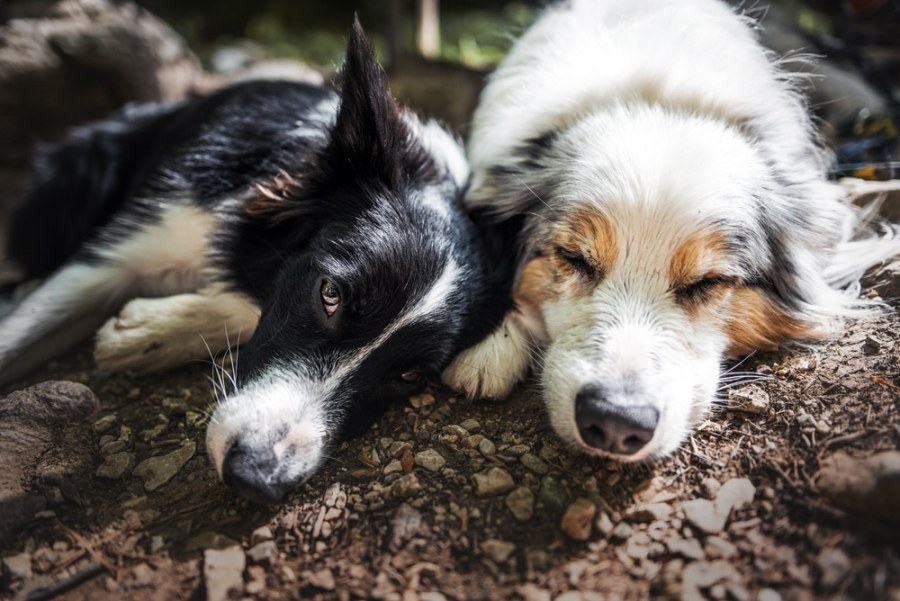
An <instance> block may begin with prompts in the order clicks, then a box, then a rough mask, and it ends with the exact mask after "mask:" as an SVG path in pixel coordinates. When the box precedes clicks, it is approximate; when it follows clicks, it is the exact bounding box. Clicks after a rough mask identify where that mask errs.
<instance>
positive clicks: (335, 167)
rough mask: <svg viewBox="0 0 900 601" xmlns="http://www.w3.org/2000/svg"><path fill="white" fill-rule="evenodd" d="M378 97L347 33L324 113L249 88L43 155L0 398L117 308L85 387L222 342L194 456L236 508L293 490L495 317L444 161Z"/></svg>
mask: <svg viewBox="0 0 900 601" xmlns="http://www.w3.org/2000/svg"><path fill="white" fill-rule="evenodd" d="M385 82H386V80H385V76H384V73H383V71H382V70H381V68H380V67H379V66H378V65H377V63H376V62H375V61H374V56H373V54H372V51H371V48H370V47H369V44H368V42H367V40H366V39H365V37H364V35H363V33H362V30H361V29H359V27H358V26H355V28H354V31H353V34H352V35H351V39H350V43H349V46H348V54H347V62H346V64H345V69H344V83H343V89H342V93H341V95H340V97H339V96H338V95H337V94H336V93H334V92H331V91H329V90H326V89H323V88H318V87H314V86H309V85H305V84H299V83H289V82H275V81H255V82H248V83H244V84H238V85H236V86H233V87H230V88H226V89H223V90H221V91H219V92H216V93H214V94H212V95H210V96H208V97H206V98H202V99H198V100H192V101H188V102H185V103H181V104H175V105H170V106H156V107H142V108H139V109H133V110H131V111H126V112H125V113H124V114H123V115H121V116H119V117H117V118H114V119H112V120H109V121H106V122H103V123H100V124H95V125H92V126H89V127H86V128H82V129H80V130H78V131H76V132H75V133H73V134H72V135H71V136H70V137H69V139H67V140H66V141H64V142H62V143H61V144H59V145H57V146H56V147H53V148H51V149H50V150H49V151H47V152H45V153H43V155H42V158H41V159H40V160H39V161H38V164H37V167H36V173H37V176H36V180H35V183H34V185H33V187H32V190H31V193H30V195H29V196H28V197H27V198H26V199H25V202H23V204H22V206H21V207H20V208H19V209H18V211H17V213H16V215H15V218H14V221H13V226H12V229H11V236H10V253H9V254H10V256H11V258H12V259H14V260H15V261H16V262H17V263H18V264H19V265H20V266H21V267H23V268H24V269H25V271H26V272H27V275H28V276H29V277H30V278H47V279H46V280H45V281H44V282H43V283H42V284H41V285H40V287H38V288H37V289H36V290H35V291H34V292H33V293H32V294H31V295H30V296H28V297H26V298H25V299H24V300H23V301H22V302H21V303H20V304H19V305H18V307H16V308H15V309H14V311H13V312H12V313H11V314H10V315H8V316H7V317H6V319H5V320H4V321H2V322H0V381H3V382H9V381H11V380H12V379H14V378H15V377H17V376H18V375H20V374H22V373H24V372H26V371H27V370H29V369H31V368H33V367H35V366H36V365H37V364H39V363H41V362H42V361H45V360H46V359H48V358H50V357H52V356H53V355H55V354H57V353H59V352H61V351H62V350H63V349H64V348H66V347H68V346H70V345H71V344H73V343H75V342H77V341H79V340H83V339H85V338H86V337H88V336H89V335H90V334H91V333H93V332H94V331H95V329H96V328H97V327H98V326H99V325H101V324H102V323H103V322H104V321H106V319H107V318H109V317H110V316H111V315H113V314H115V312H116V311H119V309H120V308H121V310H120V311H119V312H118V316H117V317H112V318H111V319H109V320H108V321H106V323H105V325H103V326H102V327H101V328H100V330H99V332H98V334H97V340H96V351H95V356H96V359H97V362H98V364H99V366H100V367H101V368H104V369H108V370H135V371H149V370H156V369H161V368H164V367H168V366H172V365H177V364H181V363H185V362H187V361H191V360H200V359H204V358H209V356H210V352H213V353H215V352H219V351H222V350H225V349H227V348H229V347H230V346H231V345H234V344H236V343H238V342H243V343H246V344H244V345H243V346H242V349H241V351H240V360H239V364H238V365H237V367H236V369H235V372H236V373H235V374H234V380H232V383H233V389H231V390H228V391H225V390H222V391H221V393H222V394H223V395H224V398H222V399H220V402H219V404H218V406H217V408H216V410H215V413H214V414H213V416H212V419H211V422H210V426H209V431H208V435H207V436H208V448H209V452H210V456H211V458H212V460H213V462H214V463H215V466H216V468H217V470H218V472H219V474H220V475H221V476H222V477H223V479H224V480H225V481H226V483H228V484H230V485H231V486H232V487H233V488H235V489H236V490H237V491H238V492H239V493H241V494H243V495H245V496H247V497H249V498H253V499H258V500H263V501H274V500H277V499H278V498H280V497H281V496H282V495H283V494H284V493H285V492H286V491H287V490H288V489H289V488H290V487H291V486H293V485H294V484H295V483H297V482H298V481H299V480H301V479H303V478H306V477H308V476H309V475H310V474H311V473H312V472H313V471H314V470H315V469H316V468H317V467H318V466H319V465H320V464H321V463H322V462H323V461H324V459H325V457H327V455H328V453H329V452H330V449H332V448H333V447H334V446H335V444H336V443H337V442H338V441H340V440H341V439H342V438H344V437H346V436H348V435H351V434H353V433H355V432H356V431H358V430H359V429H360V428H361V427H364V426H366V425H368V424H369V423H371V422H372V421H373V420H374V419H375V418H377V417H378V416H379V414H380V413H381V411H382V410H383V409H384V407H385V406H386V405H387V404H388V403H389V402H390V401H392V400H394V399H397V398H402V397H403V396H405V395H407V394H409V393H410V392H413V391H415V390H416V389H418V388H419V387H421V386H422V385H423V384H424V378H425V377H427V376H429V375H432V374H435V373H440V370H441V369H443V368H444V367H445V366H446V365H447V363H448V362H449V361H450V359H451V358H452V356H453V355H454V353H455V352H457V351H458V350H459V349H461V348H464V347H465V346H468V345H469V344H472V343H474V342H475V341H476V340H477V339H478V338H479V336H483V335H484V334H486V333H487V332H488V331H490V329H491V327H492V325H493V324H496V323H497V322H499V319H500V317H501V316H502V314H503V312H504V311H505V309H506V306H507V305H506V304H505V300H504V297H506V296H508V294H507V291H506V290H504V288H503V286H502V285H500V284H498V283H493V284H492V281H491V278H492V277H495V276H496V277H497V278H499V279H498V282H499V281H501V280H502V277H501V276H500V271H491V272H490V273H489V270H488V268H487V264H486V260H485V256H484V255H483V253H482V250H481V238H480V234H479V233H478V232H477V231H476V229H475V226H474V225H473V223H472V222H471V221H470V220H469V218H468V217H467V216H466V214H465V212H464V211H463V208H462V200H461V194H462V187H463V186H464V185H465V182H466V180H467V178H468V170H467V167H466V164H465V160H464V157H463V155H462V150H461V148H460V147H459V145H458V143H457V142H456V141H455V140H454V139H453V138H452V136H450V135H449V134H448V133H446V132H445V131H444V130H443V129H442V128H441V127H440V126H438V125H437V124H436V123H433V122H427V123H425V122H421V121H419V120H418V119H417V118H416V117H415V116H414V115H413V114H412V113H409V112H407V111H405V110H401V109H399V108H398V107H397V106H396V104H395V102H394V100H393V99H392V98H391V96H390V93H389V91H388V90H387V87H386V83H385ZM123 305H124V306H123ZM485 306H487V309H484V308H483V307H485ZM493 307H496V309H494V308H493ZM254 332H255V333H254ZM251 334H252V335H253V337H252V339H250V336H251ZM248 339H249V342H247V341H248ZM229 388H232V387H231V386H229Z"/></svg>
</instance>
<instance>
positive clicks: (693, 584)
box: [682, 561, 741, 600]
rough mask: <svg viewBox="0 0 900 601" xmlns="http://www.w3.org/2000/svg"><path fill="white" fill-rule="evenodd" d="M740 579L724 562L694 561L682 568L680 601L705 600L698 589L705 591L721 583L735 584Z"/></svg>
mask: <svg viewBox="0 0 900 601" xmlns="http://www.w3.org/2000/svg"><path fill="white" fill-rule="evenodd" d="M740 581H741V577H740V574H738V573H737V571H736V570H735V569H734V568H733V567H732V566H731V565H729V564H728V563H727V562H724V561H714V562H706V561H695V562H693V563H690V564H688V565H687V566H686V567H685V568H684V572H683V574H682V584H683V586H684V593H683V596H682V599H685V600H694V599H697V600H700V599H706V597H705V596H704V595H703V593H701V592H700V589H707V588H710V587H711V586H713V585H715V584H719V583H722V582H726V583H732V584H737V583H740Z"/></svg>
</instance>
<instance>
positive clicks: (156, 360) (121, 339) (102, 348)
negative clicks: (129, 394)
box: [94, 298, 192, 372]
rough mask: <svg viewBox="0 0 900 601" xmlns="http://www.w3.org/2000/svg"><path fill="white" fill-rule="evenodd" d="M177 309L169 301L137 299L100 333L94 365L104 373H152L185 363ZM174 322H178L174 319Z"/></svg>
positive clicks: (102, 328)
mask: <svg viewBox="0 0 900 601" xmlns="http://www.w3.org/2000/svg"><path fill="white" fill-rule="evenodd" d="M177 309H178V307H177V306H174V303H172V302H170V300H169V299H165V298H163V299H136V300H133V301H131V302H129V303H128V304H127V305H125V307H123V308H122V310H121V312H119V315H117V316H116V317H112V318H110V319H109V320H107V321H106V323H105V324H103V326H102V327H101V328H100V329H99V330H98V331H97V337H96V341H95V345H94V361H95V362H96V363H97V367H99V368H100V369H101V370H103V371H109V372H118V371H133V372H151V371H156V370H160V369H166V368H169V367H173V366H175V365H178V364H180V363H183V362H184V361H185V356H186V354H191V352H192V349H188V348H185V346H184V345H185V342H186V341H185V339H184V336H183V335H181V334H182V333H181V332H180V330H181V328H180V327H178V326H179V325H180V324H177V323H174V322H175V321H176V320H177V317H176V315H177V313H178V311H177ZM173 318H175V319H173Z"/></svg>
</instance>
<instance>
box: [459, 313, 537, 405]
mask: <svg viewBox="0 0 900 601" xmlns="http://www.w3.org/2000/svg"><path fill="white" fill-rule="evenodd" d="M526 336H527V334H526V333H525V332H523V331H522V329H521V326H520V325H519V324H518V323H517V320H516V319H515V318H514V317H510V316H507V317H506V319H504V321H503V323H502V324H501V325H500V327H499V328H497V329H496V330H495V331H494V332H493V333H492V334H491V335H490V336H488V337H487V338H485V339H484V340H482V341H481V342H479V343H478V344H476V345H475V346H472V347H469V348H467V349H466V350H464V351H463V352H462V353H460V354H459V355H458V356H457V357H456V359H454V360H453V362H452V363H451V364H450V365H449V366H448V367H447V369H445V370H444V373H443V374H441V379H442V380H443V381H444V384H446V385H447V386H450V387H451V388H453V389H455V390H459V391H461V392H463V393H465V395H466V396H467V397H469V398H488V399H502V398H505V397H506V396H507V395H509V393H510V392H511V391H512V389H513V388H514V387H515V385H516V384H518V383H519V381H520V380H522V379H523V378H524V377H525V374H526V373H527V371H528V365H529V360H530V357H531V344H530V342H529V340H528V339H527V338H526Z"/></svg>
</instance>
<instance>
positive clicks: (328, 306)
mask: <svg viewBox="0 0 900 601" xmlns="http://www.w3.org/2000/svg"><path fill="white" fill-rule="evenodd" d="M319 293H320V294H321V295H322V306H323V307H324V308H325V315H327V316H328V317H331V316H332V315H334V312H335V311H337V308H338V306H339V305H340V304H341V292H340V290H338V288H337V286H335V285H334V284H332V283H331V282H329V281H328V280H322V287H321V288H320V289H319Z"/></svg>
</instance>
